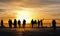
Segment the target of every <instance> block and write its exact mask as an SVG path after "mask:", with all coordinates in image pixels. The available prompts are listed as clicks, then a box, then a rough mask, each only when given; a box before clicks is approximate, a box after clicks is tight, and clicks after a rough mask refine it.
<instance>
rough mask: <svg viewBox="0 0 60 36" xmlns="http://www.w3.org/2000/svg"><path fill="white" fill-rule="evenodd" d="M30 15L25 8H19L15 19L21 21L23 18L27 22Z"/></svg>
mask: <svg viewBox="0 0 60 36" xmlns="http://www.w3.org/2000/svg"><path fill="white" fill-rule="evenodd" d="M30 15H31V13H30V11H29V10H26V9H24V10H20V11H18V12H17V19H18V20H21V21H23V19H25V20H26V21H27V23H29V22H30V20H31V17H30Z"/></svg>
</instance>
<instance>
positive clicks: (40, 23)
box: [31, 19, 44, 28]
mask: <svg viewBox="0 0 60 36" xmlns="http://www.w3.org/2000/svg"><path fill="white" fill-rule="evenodd" d="M43 20H44V19H41V20H38V22H37V21H36V20H35V21H34V20H33V19H32V20H31V24H32V28H33V26H34V24H38V28H39V27H40V26H41V27H43Z"/></svg>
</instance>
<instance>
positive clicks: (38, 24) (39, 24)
mask: <svg viewBox="0 0 60 36" xmlns="http://www.w3.org/2000/svg"><path fill="white" fill-rule="evenodd" d="M39 27H40V21H39V20H38V28H39Z"/></svg>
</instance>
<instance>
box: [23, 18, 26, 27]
mask: <svg viewBox="0 0 60 36" xmlns="http://www.w3.org/2000/svg"><path fill="white" fill-rule="evenodd" d="M25 25H26V20H25V19H24V20H23V28H25Z"/></svg>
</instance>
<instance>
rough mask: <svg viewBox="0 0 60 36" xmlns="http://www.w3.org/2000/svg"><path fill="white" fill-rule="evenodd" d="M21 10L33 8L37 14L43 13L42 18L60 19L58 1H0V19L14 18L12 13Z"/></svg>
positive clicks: (14, 13)
mask: <svg viewBox="0 0 60 36" xmlns="http://www.w3.org/2000/svg"><path fill="white" fill-rule="evenodd" d="M22 8H33V9H35V10H37V14H39V12H43V14H42V15H43V16H46V15H47V16H48V17H49V16H54V17H56V18H60V17H59V16H60V0H0V17H2V16H3V17H7V16H9V17H13V15H15V16H16V12H14V11H15V10H21V9H22ZM44 14H46V15H44ZM1 15H2V16H1ZM39 15H40V14H39ZM15 16H14V17H15ZM47 16H46V17H47Z"/></svg>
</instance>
